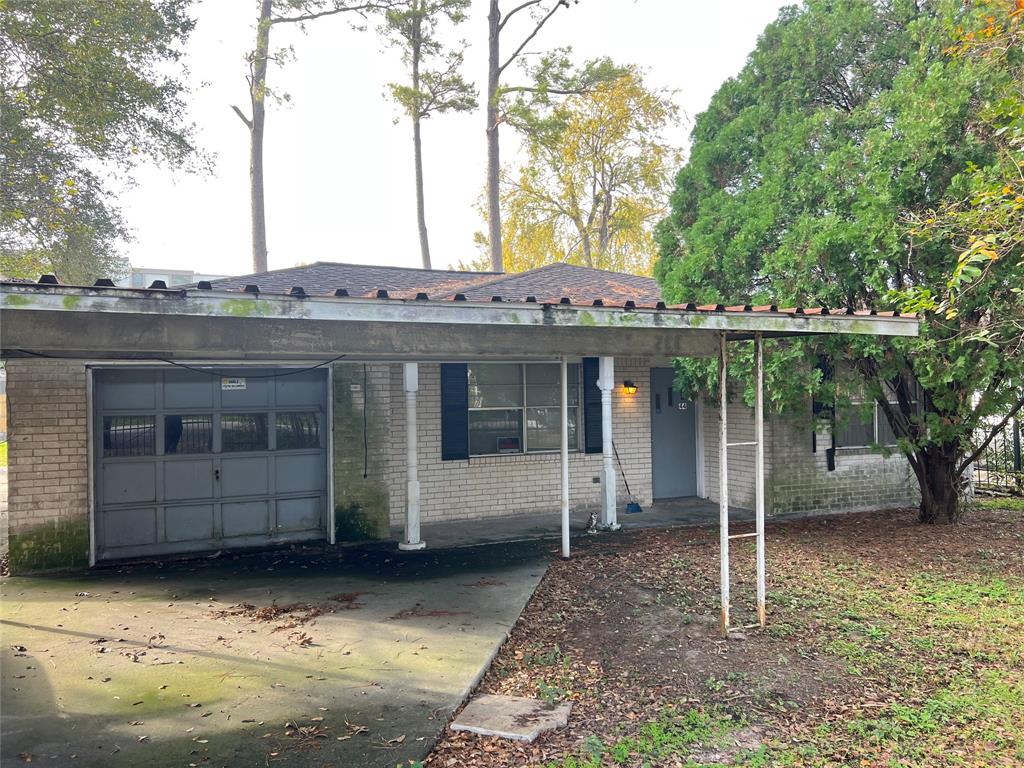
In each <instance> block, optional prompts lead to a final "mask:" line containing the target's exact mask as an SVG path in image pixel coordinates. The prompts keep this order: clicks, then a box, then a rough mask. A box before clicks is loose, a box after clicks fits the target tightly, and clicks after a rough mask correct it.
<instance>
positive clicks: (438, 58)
mask: <svg viewBox="0 0 1024 768" xmlns="http://www.w3.org/2000/svg"><path fill="white" fill-rule="evenodd" d="M469 3H470V0H410V2H409V5H408V6H407V7H404V8H395V9H392V10H389V11H388V12H387V13H385V15H384V18H385V24H384V28H383V30H382V31H383V32H384V34H385V35H387V36H388V38H389V39H390V40H391V42H392V43H393V44H394V45H395V46H397V47H398V48H399V49H401V51H402V62H403V63H404V64H405V65H406V66H407V67H408V74H409V80H408V82H406V83H390V84H389V85H388V88H389V89H390V91H391V95H392V97H393V98H394V99H395V101H396V102H398V104H399V106H401V107H402V109H403V110H404V111H405V113H406V114H407V115H408V116H409V119H410V120H411V121H412V145H413V166H414V170H415V180H416V225H417V228H418V230H419V235H420V256H421V258H422V262H423V268H424V269H430V240H429V238H428V237H427V212H426V200H425V195H424V190H423V137H422V122H423V120H425V119H427V118H428V117H430V116H431V115H434V114H441V113H444V112H466V111H468V110H470V109H473V108H474V107H476V89H475V88H474V87H473V86H472V84H471V83H468V82H466V80H465V79H463V77H462V74H461V73H460V72H459V70H460V69H461V68H462V60H463V52H462V48H464V47H465V46H464V44H463V45H460V46H459V47H458V48H453V49H449V50H446V49H445V47H444V45H443V44H442V42H441V39H440V37H439V35H438V26H439V24H440V22H442V21H447V22H449V23H450V24H452V25H455V24H461V23H462V22H463V21H465V20H466V12H467V11H468V10H469Z"/></svg>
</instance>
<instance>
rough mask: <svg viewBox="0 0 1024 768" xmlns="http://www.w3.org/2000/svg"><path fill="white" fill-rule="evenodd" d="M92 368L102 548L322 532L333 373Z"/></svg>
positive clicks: (138, 551) (222, 543) (125, 552)
mask: <svg viewBox="0 0 1024 768" xmlns="http://www.w3.org/2000/svg"><path fill="white" fill-rule="evenodd" d="M285 373H289V371H288V369H260V370H253V369H239V370H228V371H225V370H217V371H215V372H214V371H211V372H210V373H206V372H196V371H191V370H186V369H181V368H173V369H159V370H158V369H137V368H132V369H124V368H122V369H118V370H115V369H101V370H97V371H96V372H95V378H94V382H95V390H94V391H95V395H94V402H95V408H96V414H95V419H94V424H95V429H96V434H95V436H94V442H93V445H94V446H95V461H94V467H95V469H96V472H95V479H96V494H95V498H96V556H97V559H101V560H107V559H113V558H121V557H140V556H145V555H164V554H172V553H182V552H197V551H203V550H211V549H221V548H227V547H246V546H259V545H267V544H274V543H279V542H288V541H301V540H308V539H319V538H323V537H324V536H325V535H326V534H325V532H326V526H327V519H328V516H327V450H326V448H327V431H326V430H327V420H326V402H327V401H326V393H327V374H326V371H323V370H316V371H297V372H292V373H289V375H281V374H285Z"/></svg>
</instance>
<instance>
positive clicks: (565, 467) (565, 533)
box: [561, 357, 569, 558]
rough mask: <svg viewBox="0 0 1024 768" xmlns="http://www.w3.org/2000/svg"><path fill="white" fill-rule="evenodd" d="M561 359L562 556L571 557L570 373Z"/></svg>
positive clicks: (564, 360) (566, 364)
mask: <svg viewBox="0 0 1024 768" xmlns="http://www.w3.org/2000/svg"><path fill="white" fill-rule="evenodd" d="M568 368H569V366H568V363H567V361H566V359H565V358H564V357H563V358H562V360H561V374H562V376H561V378H562V398H561V405H562V408H561V411H562V510H561V511H562V557H565V558H567V557H569V374H568Z"/></svg>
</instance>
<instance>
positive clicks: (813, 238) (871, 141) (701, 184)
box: [655, 0, 1024, 521]
mask: <svg viewBox="0 0 1024 768" xmlns="http://www.w3.org/2000/svg"><path fill="white" fill-rule="evenodd" d="M990 18H991V19H994V20H995V23H997V24H998V25H1002V27H1004V28H1009V27H1013V28H1017V26H1018V25H1019V24H1020V15H1019V14H1016V12H1015V11H1014V8H1013V6H1012V4H1011V3H1010V2H1009V0H991V1H990V2H986V1H985V0H978V1H977V2H974V3H969V4H961V3H958V2H954V0H935V2H929V3H923V4H917V3H911V2H891V3H874V2H870V0H855V1H854V2H849V3H843V4H840V5H836V4H834V3H828V2H824V1H823V0H808V2H806V3H805V4H804V5H803V6H802V7H799V8H789V9H785V10H783V12H782V13H781V15H780V17H779V19H778V20H777V21H776V22H774V23H773V24H771V25H770V26H769V27H768V28H767V29H766V30H765V31H764V33H763V34H762V37H761V39H760V40H759V42H758V45H757V48H756V50H755V51H754V52H753V53H752V54H751V56H750V59H749V62H748V64H747V66H746V67H745V68H744V70H743V71H742V72H741V73H740V74H739V75H738V76H737V77H736V78H735V79H732V80H729V81H728V82H726V83H725V84H724V85H723V86H722V87H721V89H720V90H719V91H718V93H717V94H716V95H715V97H714V98H713V99H712V101H711V104H710V106H709V108H708V110H707V111H706V112H705V113H703V114H702V115H700V116H699V117H698V118H697V121H696V124H695V127H694V132H693V148H692V152H691V156H690V159H689V161H688V163H687V164H686V166H684V167H683V169H682V170H681V171H680V172H679V174H678V176H677V178H676V188H675V191H674V193H673V195H672V203H671V206H672V211H671V214H670V215H669V216H668V217H667V218H666V219H665V220H664V221H662V222H661V224H660V225H659V227H658V230H657V233H656V237H657V241H658V246H659V250H660V254H661V255H660V260H659V262H658V264H657V267H656V270H655V274H656V276H657V277H658V279H659V280H660V281H661V282H662V285H663V286H664V291H665V294H666V298H667V299H669V300H670V301H697V302H701V303H706V302H715V303H718V302H721V303H724V304H746V303H750V304H769V303H778V304H779V305H794V304H795V305H803V306H808V305H811V306H813V305H824V306H827V307H833V308H834V307H876V308H879V309H885V308H886V307H892V306H894V302H900V304H902V303H903V302H902V301H900V298H899V297H900V296H901V295H903V293H902V292H907V291H917V292H918V294H917V295H918V298H919V299H920V298H921V297H924V298H925V299H927V298H928V297H934V296H937V295H940V294H945V293H946V292H948V291H949V290H950V284H951V273H952V274H953V277H952V282H953V287H954V288H956V290H957V291H958V293H959V300H958V301H957V303H956V309H955V311H954V312H942V313H938V314H930V315H928V316H927V317H926V318H925V323H924V324H923V325H922V334H921V337H920V338H919V339H914V340H900V339H894V340H886V339H877V338H872V337H838V338H832V339H826V340H822V341H815V342H813V343H793V342H786V343H781V342H780V343H778V344H775V345H771V346H770V347H769V352H770V356H769V359H768V361H767V363H766V381H767V384H766V386H767V391H768V393H769V394H770V397H771V400H772V404H773V405H775V406H776V407H777V408H787V407H788V408H790V409H797V408H800V409H806V402H807V396H808V394H812V395H814V396H816V397H818V398H820V399H824V400H831V399H833V398H837V397H838V398H839V399H840V400H842V399H844V398H845V399H849V397H851V396H853V395H860V394H866V395H868V396H870V397H871V398H872V399H875V400H876V401H877V402H878V403H879V406H880V408H881V410H882V412H883V413H884V414H885V416H886V418H887V419H888V420H889V423H890V425H891V426H892V428H893V431H894V432H895V434H896V435H897V437H898V438H899V441H900V448H901V449H902V450H903V452H904V453H905V454H906V455H907V457H908V459H909V461H910V463H911V466H912V467H913V469H914V472H915V474H916V476H917V479H918V482H919V484H920V487H921V492H922V503H921V518H922V520H926V521H931V520H935V519H950V520H951V519H956V518H957V517H958V515H959V511H960V507H959V501H958V489H959V486H960V484H961V477H962V473H963V472H964V470H965V469H966V467H967V466H968V464H969V463H970V462H969V459H970V456H971V454H972V453H973V451H974V450H975V449H976V448H977V447H978V446H977V444H976V442H975V440H976V438H975V430H977V429H978V428H980V427H983V426H985V427H988V428H989V433H991V432H992V431H994V427H995V424H996V423H997V421H998V419H999V418H1000V417H1002V416H1005V415H1006V414H1007V413H1010V414H1012V413H1014V412H1016V410H1019V409H1020V408H1021V407H1022V406H1024V296H1022V294H1021V292H1020V290H1019V289H1020V287H1021V285H1022V284H1024V264H1022V263H1021V257H1020V249H1021V236H1020V229H1019V228H1018V227H1017V225H1016V224H1014V223H1013V222H1014V221H1016V219H1014V218H1012V217H1013V216H1016V215H1018V214H1017V213H1016V212H1015V211H1013V210H1010V211H1007V210H1006V209H1004V208H1002V207H1000V206H1002V205H1003V204H1004V203H1006V202H1007V201H1008V202H1009V206H1010V208H1011V209H1012V208H1013V206H1015V205H1016V202H1015V199H1016V198H1015V190H1016V189H1017V186H1016V183H1017V182H1015V184H1014V186H1013V187H1012V189H1011V192H1013V194H1011V193H1005V192H1002V189H1003V188H1002V187H999V190H1000V194H1001V195H1002V197H1000V198H999V199H998V204H993V205H988V206H987V207H985V211H986V213H985V216H987V219H986V221H987V222H988V224H989V225H994V226H989V227H988V228H987V229H985V228H984V227H982V225H981V224H980V223H979V222H975V224H974V231H980V230H982V229H985V231H984V232H981V233H980V234H979V235H977V237H976V239H975V240H974V241H971V242H968V243H966V244H962V243H961V242H960V241H961V240H962V239H963V238H962V237H961V236H960V235H959V234H958V235H952V234H950V230H949V229H944V228H943V227H940V226H934V227H933V226H932V225H931V224H929V223H928V222H929V219H931V220H932V223H933V224H934V223H935V222H937V221H938V220H939V218H940V217H939V216H938V215H937V214H936V213H935V212H941V211H945V212H947V214H952V212H955V211H961V212H966V211H968V210H971V211H972V215H977V216H979V217H980V216H981V214H978V213H977V211H975V210H973V208H974V206H972V205H971V201H972V200H973V201H979V202H984V201H985V200H988V201H989V202H992V201H994V200H995V198H992V197H990V198H985V197H983V196H982V197H979V185H981V186H985V185H986V184H988V183H989V182H991V180H992V179H993V178H997V177H998V178H1002V177H1003V176H1005V175H1006V173H1005V171H1006V170H1007V169H1009V170H1011V171H1012V170H1013V169H1014V168H1019V166H1018V165H1016V164H1015V161H1011V160H1008V159H1007V157H1006V153H1005V151H1004V150H1005V145H1006V142H1007V141H1008V140H1009V139H1007V138H1006V137H1007V135H1008V133H1009V131H1010V130H1011V129H1010V122H1009V121H1010V120H1011V118H1012V121H1013V124H1014V125H1016V121H1017V120H1018V119H1019V115H1018V113H1017V112H1016V111H1014V109H1013V108H1010V107H1008V106H1007V102H1006V100H1007V99H1008V98H1010V96H1008V94H1017V95H1018V96H1019V94H1020V88H1021V83H1022V82H1024V61H1022V56H1021V51H1020V48H1019V46H1017V47H1015V48H1013V47H1011V48H1008V49H1007V50H1005V51H1003V52H1002V53H1000V54H999V55H992V56H988V57H984V56H973V55H958V54H957V51H956V46H957V44H958V41H959V40H960V39H961V38H962V37H963V35H965V34H966V33H965V32H964V30H975V29H985V28H987V27H989V26H992V25H993V23H994V22H993V21H990V20H989V19H990ZM1004 129H1005V130H1004ZM1001 131H1002V133H1001ZM979 169H983V170H979ZM979 174H980V175H979ZM1021 178H1024V177H1019V176H1018V182H1019V181H1020V180H1021ZM946 221H947V222H949V221H950V218H949V216H947V218H946ZM957 224H958V225H959V226H960V227H961V230H959V231H961V232H962V231H964V230H965V229H969V228H970V227H968V225H967V223H966V222H965V221H963V220H961V221H959V222H957ZM950 226H953V225H950ZM993 234H994V235H995V237H990V235H993ZM979 240H980V245H973V243H975V242H978V241H979ZM992 249H997V250H998V249H1001V252H1005V256H1004V257H1002V258H996V259H993V258H991V256H990V254H989V253H988V251H989V250H992ZM963 251H968V252H969V253H970V254H974V255H977V256H978V258H984V259H985V260H986V262H988V264H987V266H985V267H981V266H980V265H979V263H978V261H977V260H976V259H975V258H974V255H969V256H968V257H967V258H966V259H965V263H964V264H963V266H961V267H960V268H959V272H957V273H954V272H953V270H954V268H955V267H956V265H957V257H958V254H960V253H961V252H963ZM965 282H969V283H970V285H971V290H970V291H962V290H960V287H961V284H962V283H965ZM894 292H895V293H894ZM936 306H937V303H936ZM918 308H920V309H929V306H928V305H927V303H926V302H924V301H919V303H918ZM822 356H824V357H825V358H829V359H831V360H832V361H833V362H835V363H839V362H845V363H847V364H848V365H849V368H850V369H852V371H850V370H849V369H844V368H840V369H839V371H838V374H837V376H836V377H835V379H836V380H835V382H834V383H833V384H830V383H829V382H827V381H826V380H825V378H824V377H823V376H822V375H821V372H820V370H819V369H817V368H816V365H815V364H816V362H817V361H818V360H819V359H820V358H821V357H822ZM737 357H738V358H739V359H738V360H737V362H736V364H735V365H734V366H733V367H732V368H731V369H730V373H731V374H736V375H738V376H740V377H742V378H745V379H746V381H747V382H748V389H749V378H747V372H748V371H749V370H750V367H751V366H750V355H749V352H747V351H742V352H740V354H739V355H738V356H737ZM851 373H855V374H856V375H850V374H851ZM715 376H716V374H715V372H714V371H712V370H709V368H708V367H707V365H706V364H701V363H699V362H695V361H687V362H684V363H682V364H681V380H682V381H683V382H684V384H686V383H687V382H689V384H688V386H690V387H691V388H697V387H709V385H713V384H714V379H715ZM889 393H892V394H894V395H895V397H891V396H889ZM894 399H895V400H898V402H897V403H896V404H891V402H890V401H891V400H894ZM801 404H802V405H801ZM802 413H806V410H802Z"/></svg>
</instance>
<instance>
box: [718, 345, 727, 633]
mask: <svg viewBox="0 0 1024 768" xmlns="http://www.w3.org/2000/svg"><path fill="white" fill-rule="evenodd" d="M727 363H728V351H727V350H726V340H725V334H724V333H723V334H721V335H720V336H719V337H718V549H719V560H720V563H719V566H720V568H719V589H720V593H721V614H720V616H719V627H720V629H721V630H722V634H723V635H724V634H725V633H726V632H728V631H729V429H728V425H727V423H728V418H727V413H726V409H727V407H728V405H729V402H728V396H727V390H728V385H727V381H726V374H727V367H728V366H727Z"/></svg>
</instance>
